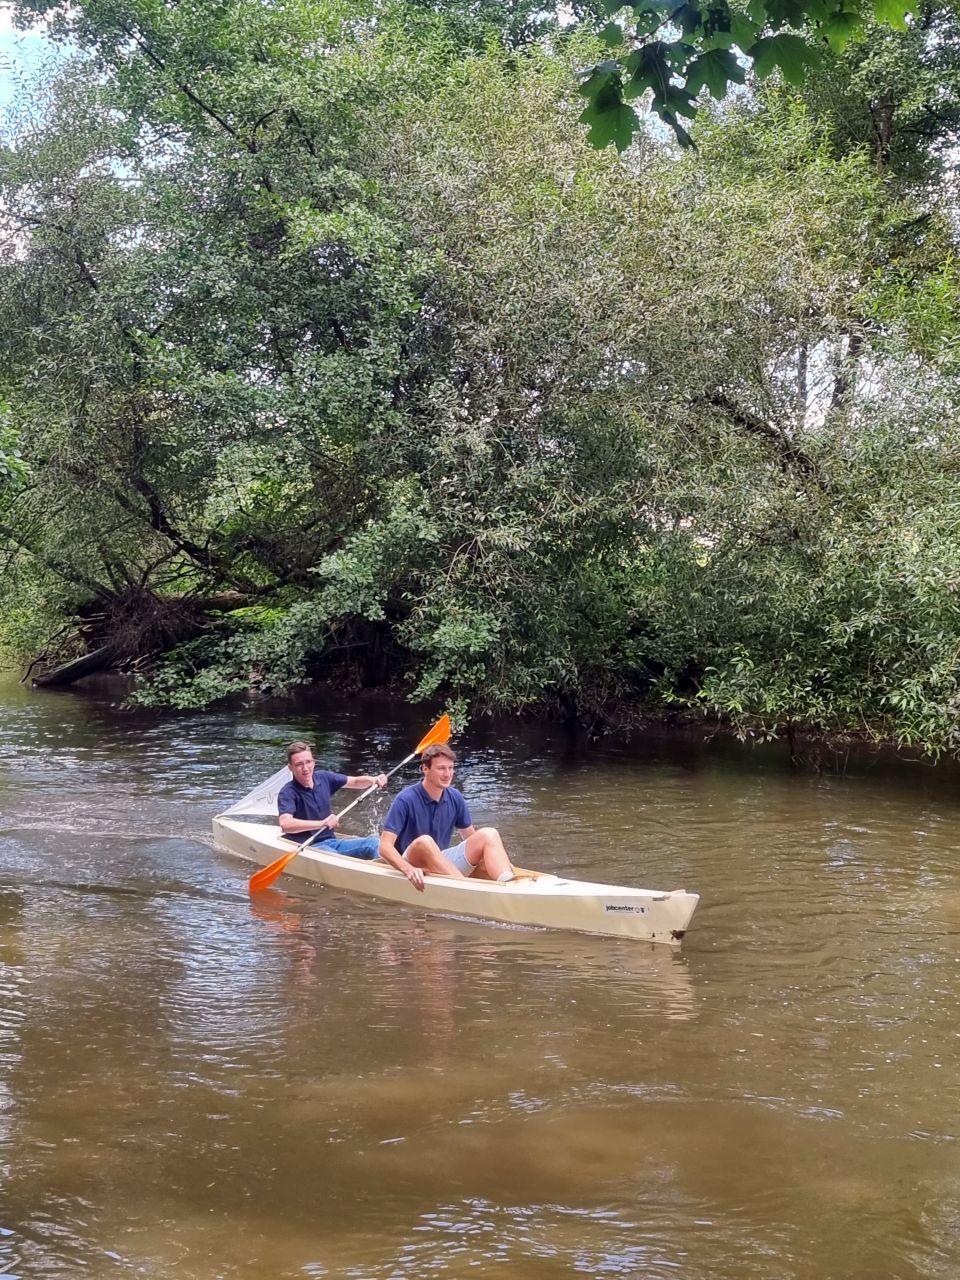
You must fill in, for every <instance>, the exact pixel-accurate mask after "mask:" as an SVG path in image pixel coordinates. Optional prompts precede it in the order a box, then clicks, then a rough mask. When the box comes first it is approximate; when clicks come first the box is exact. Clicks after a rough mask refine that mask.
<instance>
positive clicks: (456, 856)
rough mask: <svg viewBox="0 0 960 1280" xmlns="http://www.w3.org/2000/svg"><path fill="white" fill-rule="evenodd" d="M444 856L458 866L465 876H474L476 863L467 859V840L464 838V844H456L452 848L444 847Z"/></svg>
mask: <svg viewBox="0 0 960 1280" xmlns="http://www.w3.org/2000/svg"><path fill="white" fill-rule="evenodd" d="M443 856H444V857H445V858H446V859H447V860H448V861H450V862H452V863H453V865H454V866H455V867H456V868H457V870H458V871H462V872H463V874H464V875H465V876H472V875H473V873H474V872H475V871H476V869H477V867H476V864H475V863H473V862H468V861H467V842H466V840H464V842H463V843H462V844H455V845H453V847H452V848H450V849H444V851H443Z"/></svg>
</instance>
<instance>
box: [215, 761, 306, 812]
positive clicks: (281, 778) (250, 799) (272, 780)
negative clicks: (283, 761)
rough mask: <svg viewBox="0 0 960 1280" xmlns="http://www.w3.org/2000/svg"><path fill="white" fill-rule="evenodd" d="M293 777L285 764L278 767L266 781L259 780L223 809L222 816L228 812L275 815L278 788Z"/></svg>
mask: <svg viewBox="0 0 960 1280" xmlns="http://www.w3.org/2000/svg"><path fill="white" fill-rule="evenodd" d="M292 779H293V774H292V773H291V772H290V770H289V769H288V768H287V766H286V765H284V766H283V768H282V769H278V770H277V772H276V773H274V774H272V775H271V776H270V777H269V778H268V779H267V780H266V782H261V783H260V785H259V786H258V787H254V789H253V790H252V791H251V792H250V793H249V795H245V796H244V797H243V799H242V800H238V801H237V803H236V804H232V805H231V806H230V808H229V809H224V811H223V813H222V815H221V816H222V817H224V818H225V817H226V816H227V814H230V813H249V814H258V815H263V816H269V817H273V818H275V817H276V816H277V797H278V796H279V794H280V788H281V787H284V786H286V784H287V783H288V782H290V781H291V780H292Z"/></svg>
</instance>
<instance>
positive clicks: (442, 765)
mask: <svg viewBox="0 0 960 1280" xmlns="http://www.w3.org/2000/svg"><path fill="white" fill-rule="evenodd" d="M455 768H456V766H455V764H454V762H453V761H452V760H448V759H447V757H446V756H434V757H433V759H432V760H431V761H430V763H429V764H426V765H424V768H423V777H424V781H426V782H429V783H431V784H432V785H433V786H435V787H440V788H441V790H442V789H444V788H446V787H449V785H450V783H451V782H452V781H453V771H454V769H455Z"/></svg>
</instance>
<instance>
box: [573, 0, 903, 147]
mask: <svg viewBox="0 0 960 1280" xmlns="http://www.w3.org/2000/svg"><path fill="white" fill-rule="evenodd" d="M605 7H606V10H607V13H608V14H609V15H610V21H608V22H607V23H606V25H605V26H604V27H603V29H602V31H601V36H602V38H603V40H604V41H605V43H606V44H607V46H608V47H609V56H608V57H606V58H604V59H602V60H601V61H600V62H597V63H595V64H593V65H592V66H591V67H589V68H588V69H587V70H586V71H585V72H584V73H583V76H582V80H583V83H582V86H581V90H580V91H581V93H582V94H583V96H584V97H585V98H587V99H589V105H588V106H587V108H586V110H585V111H584V112H583V115H582V116H581V120H582V121H583V123H584V124H587V125H589V126H590V129H589V137H590V141H591V142H592V143H593V145H594V146H596V147H605V146H608V145H609V144H611V143H612V144H613V145H614V146H616V148H617V150H618V151H623V150H625V149H626V148H627V147H628V146H629V145H630V142H631V140H632V139H633V136H634V135H635V134H636V133H637V132H638V130H639V128H640V118H639V116H638V115H637V112H636V111H635V110H634V108H633V107H632V106H631V105H630V104H631V103H632V102H633V101H635V100H637V99H644V100H645V101H648V102H649V105H650V109H651V110H652V111H653V112H655V113H656V115H658V116H659V117H660V119H661V120H663V121H664V123H665V124H667V125H668V126H669V127H670V128H671V129H672V130H673V133H674V135H675V136H676V138H677V140H678V141H679V142H680V144H681V145H682V146H689V145H691V143H692V138H691V135H690V133H689V132H688V129H687V128H686V127H685V126H684V125H683V124H681V122H680V121H681V118H683V119H684V120H688V121H689V120H692V119H693V118H694V117H695V116H696V114H697V105H696V102H697V97H698V95H699V94H700V92H701V90H702V89H704V88H706V89H708V90H709V92H710V94H711V95H712V97H713V98H715V99H717V100H718V101H719V100H721V99H723V98H724V97H726V95H727V93H728V92H729V89H730V86H731V85H741V84H743V82H744V68H745V67H751V68H752V70H753V72H754V74H755V75H756V77H757V78H758V79H759V80H766V79H767V78H768V77H769V76H771V75H773V74H774V72H779V73H780V75H782V76H783V78H784V79H785V80H786V81H787V82H788V83H790V84H792V85H802V84H803V83H804V80H805V79H806V78H807V76H808V75H809V73H810V71H811V70H812V69H813V68H816V67H818V66H819V65H820V64H821V62H822V60H823V49H824V47H826V48H828V49H829V50H830V51H832V52H834V53H840V52H842V51H843V50H844V49H845V48H846V47H847V45H848V43H849V42H850V40H851V39H853V38H855V37H857V36H860V35H862V34H863V32H864V31H865V30H866V29H867V28H868V27H870V25H871V24H872V23H874V22H879V23H883V24H888V25H890V26H892V27H894V28H895V29H896V30H898V31H906V30H907V19H908V17H909V16H910V15H911V14H912V13H913V12H914V10H915V3H914V0H750V3H748V4H745V5H738V4H734V5H731V4H729V3H728V2H727V0H705V3H695V2H691V0H682V3H680V4H677V3H674V0H669V3H660V2H659V0H653V2H651V0H637V2H636V3H635V4H631V5H624V4H623V3H622V0H605Z"/></svg>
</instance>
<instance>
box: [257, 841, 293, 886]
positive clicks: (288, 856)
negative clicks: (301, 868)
mask: <svg viewBox="0 0 960 1280" xmlns="http://www.w3.org/2000/svg"><path fill="white" fill-rule="evenodd" d="M299 852H300V850H299V849H294V850H293V851H292V852H291V853H285V854H284V855H283V857H282V858H277V860H276V861H275V862H271V863H270V865H269V866H268V867H261V868H260V870H259V871H255V872H254V873H253V875H252V876H251V877H250V892H251V893H259V892H260V890H261V889H266V887H267V886H268V885H271V884H273V882H274V880H276V878H277V876H279V875H280V874H281V873H282V872H283V870H284V869H285V868H286V867H288V866H289V865H290V863H291V862H292V861H293V860H294V858H295V857H296V856H297V854H298V853H299Z"/></svg>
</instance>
